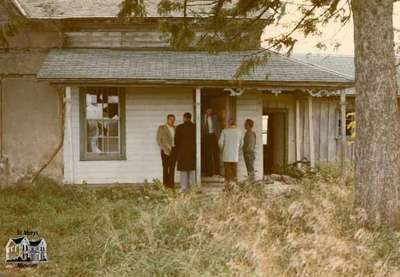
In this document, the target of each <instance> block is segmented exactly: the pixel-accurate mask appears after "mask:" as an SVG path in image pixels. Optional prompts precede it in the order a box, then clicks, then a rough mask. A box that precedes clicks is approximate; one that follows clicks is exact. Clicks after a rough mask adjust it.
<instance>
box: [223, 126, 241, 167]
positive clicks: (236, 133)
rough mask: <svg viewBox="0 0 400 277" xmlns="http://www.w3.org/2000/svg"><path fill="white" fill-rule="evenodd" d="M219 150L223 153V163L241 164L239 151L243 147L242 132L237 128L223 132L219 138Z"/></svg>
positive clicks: (230, 128)
mask: <svg viewBox="0 0 400 277" xmlns="http://www.w3.org/2000/svg"><path fill="white" fill-rule="evenodd" d="M218 144H219V148H220V149H221V151H222V161H223V162H225V163H237V162H239V151H240V148H242V145H243V136H242V132H241V131H240V130H239V128H237V127H229V128H227V129H224V130H222V132H221V136H220V137H219V141H218Z"/></svg>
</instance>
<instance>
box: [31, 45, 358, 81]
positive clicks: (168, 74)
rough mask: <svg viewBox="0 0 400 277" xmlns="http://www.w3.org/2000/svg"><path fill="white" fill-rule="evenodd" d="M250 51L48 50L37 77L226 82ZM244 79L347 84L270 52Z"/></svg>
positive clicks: (336, 74)
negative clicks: (262, 63)
mask: <svg viewBox="0 0 400 277" xmlns="http://www.w3.org/2000/svg"><path fill="white" fill-rule="evenodd" d="M251 54H254V52H253V51H244V52H229V53H228V52H223V53H219V54H210V53H208V52H175V51H127V50H99V49H69V50H68V49H64V50H53V51H51V52H50V54H49V55H48V57H47V58H46V60H45V61H44V64H43V65H42V67H41V69H40V71H39V73H38V78H40V79H53V80H54V79H59V80H60V79H62V80H99V79H103V80H107V79H108V80H110V79H115V80H124V81H129V80H150V81H163V80H167V81H178V82H179V81H181V82H187V81H227V82H231V81H232V80H233V78H234V74H235V72H236V71H237V69H238V68H239V66H240V65H241V63H242V61H243V59H244V58H245V57H248V56H249V55H251ZM241 79H242V80H243V81H246V82H269V83H271V82H287V83H290V82H305V83H310V82H314V83H324V84H330V83H336V84H337V83H341V84H351V82H352V81H351V80H350V79H347V78H346V77H345V76H343V75H341V74H338V73H334V72H331V71H329V70H326V69H323V68H320V67H318V66H314V65H310V64H306V63H303V62H300V61H297V60H293V59H291V58H288V57H285V56H282V55H279V54H275V53H271V56H270V57H269V58H268V62H267V63H266V64H265V65H263V66H258V67H257V68H256V69H255V70H254V72H252V73H251V74H249V75H246V76H243V77H242V78H241Z"/></svg>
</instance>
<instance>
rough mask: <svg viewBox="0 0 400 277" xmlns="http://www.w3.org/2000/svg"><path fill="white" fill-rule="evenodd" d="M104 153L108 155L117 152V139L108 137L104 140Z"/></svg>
mask: <svg viewBox="0 0 400 277" xmlns="http://www.w3.org/2000/svg"><path fill="white" fill-rule="evenodd" d="M104 146H105V151H106V152H108V153H118V152H119V138H115V137H108V138H106V139H105V140H104Z"/></svg>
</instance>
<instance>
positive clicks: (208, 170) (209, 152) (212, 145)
mask: <svg viewBox="0 0 400 277" xmlns="http://www.w3.org/2000/svg"><path fill="white" fill-rule="evenodd" d="M204 139H205V161H204V165H205V174H206V175H207V176H212V175H214V174H216V175H219V167H220V164H219V147H218V141H217V136H216V135H215V134H214V133H212V134H207V135H206V136H205V138H204Z"/></svg>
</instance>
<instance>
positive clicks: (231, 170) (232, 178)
mask: <svg viewBox="0 0 400 277" xmlns="http://www.w3.org/2000/svg"><path fill="white" fill-rule="evenodd" d="M224 169H225V183H230V182H236V177H237V163H224Z"/></svg>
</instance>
